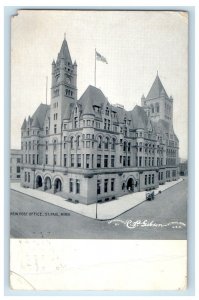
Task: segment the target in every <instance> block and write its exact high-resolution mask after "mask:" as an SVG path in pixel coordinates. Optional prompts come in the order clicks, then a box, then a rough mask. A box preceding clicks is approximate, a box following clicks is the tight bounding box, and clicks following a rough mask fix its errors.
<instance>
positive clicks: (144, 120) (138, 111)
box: [131, 105, 148, 129]
mask: <svg viewBox="0 0 199 300" xmlns="http://www.w3.org/2000/svg"><path fill="white" fill-rule="evenodd" d="M131 114H132V122H133V128H134V129H145V128H146V127H147V125H148V117H147V114H146V112H145V110H144V109H143V108H142V107H141V106H138V105H136V106H135V107H134V108H133V110H132V113H131Z"/></svg>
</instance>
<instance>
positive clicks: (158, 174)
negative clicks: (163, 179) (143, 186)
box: [158, 172, 160, 180]
mask: <svg viewBox="0 0 199 300" xmlns="http://www.w3.org/2000/svg"><path fill="white" fill-rule="evenodd" d="M158 180H160V172H159V173H158Z"/></svg>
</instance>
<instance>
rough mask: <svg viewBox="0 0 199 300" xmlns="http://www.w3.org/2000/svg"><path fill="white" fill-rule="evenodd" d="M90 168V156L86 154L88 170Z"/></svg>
mask: <svg viewBox="0 0 199 300" xmlns="http://www.w3.org/2000/svg"><path fill="white" fill-rule="evenodd" d="M89 167H90V154H86V168H87V169H88V168H89Z"/></svg>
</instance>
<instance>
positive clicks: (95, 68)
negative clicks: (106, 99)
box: [94, 48, 96, 87]
mask: <svg viewBox="0 0 199 300" xmlns="http://www.w3.org/2000/svg"><path fill="white" fill-rule="evenodd" d="M94 83H95V87H96V48H95V71H94Z"/></svg>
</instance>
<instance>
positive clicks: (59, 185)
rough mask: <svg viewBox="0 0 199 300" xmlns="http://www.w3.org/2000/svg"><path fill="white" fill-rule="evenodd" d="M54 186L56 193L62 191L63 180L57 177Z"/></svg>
mask: <svg viewBox="0 0 199 300" xmlns="http://www.w3.org/2000/svg"><path fill="white" fill-rule="evenodd" d="M54 187H55V193H57V192H61V190H62V182H61V180H60V179H59V178H56V179H55V182H54Z"/></svg>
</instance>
